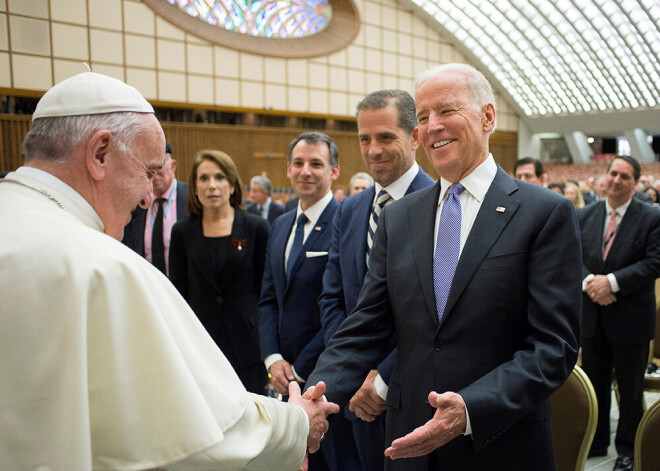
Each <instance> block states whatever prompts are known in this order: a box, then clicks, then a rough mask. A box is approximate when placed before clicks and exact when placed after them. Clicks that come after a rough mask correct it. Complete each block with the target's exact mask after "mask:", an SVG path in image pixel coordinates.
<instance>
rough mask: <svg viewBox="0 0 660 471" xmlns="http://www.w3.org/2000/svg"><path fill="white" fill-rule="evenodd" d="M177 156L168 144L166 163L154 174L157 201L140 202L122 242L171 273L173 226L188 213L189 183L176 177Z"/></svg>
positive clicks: (125, 230) (166, 146)
mask: <svg viewBox="0 0 660 471" xmlns="http://www.w3.org/2000/svg"><path fill="white" fill-rule="evenodd" d="M175 173H176V160H174V159H173V158H172V147H171V146H170V144H169V142H168V143H166V144H165V163H164V164H163V167H162V168H161V169H160V170H158V171H157V172H156V174H155V175H154V178H153V187H154V189H153V192H154V194H153V203H152V205H151V207H149V208H142V207H140V206H138V207H137V208H135V209H134V210H133V212H132V213H131V221H130V222H129V223H128V224H127V225H126V227H125V228H124V238H123V239H122V242H123V243H124V244H126V245H127V246H129V247H130V248H132V249H133V250H135V251H136V252H137V253H138V254H140V255H142V256H143V257H144V258H146V259H147V260H149V261H150V262H151V263H153V264H154V266H155V267H156V268H158V269H159V270H160V271H162V272H163V273H165V274H166V275H168V274H169V266H168V264H169V253H170V235H171V234H172V226H174V224H175V223H176V222H177V221H182V220H184V219H185V218H187V217H188V216H187V215H186V200H187V197H188V196H187V195H188V184H187V183H185V182H181V181H179V180H177V179H176V178H175Z"/></svg>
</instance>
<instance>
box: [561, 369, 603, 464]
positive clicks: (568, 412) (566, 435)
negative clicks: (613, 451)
mask: <svg viewBox="0 0 660 471" xmlns="http://www.w3.org/2000/svg"><path fill="white" fill-rule="evenodd" d="M550 403H551V404H552V434H553V438H554V444H555V459H556V461H557V471H583V470H584V466H585V463H586V462H587V455H588V454H589V448H590V447H591V442H592V441H593V439H594V434H595V433H596V421H597V420H598V403H597V402H596V393H595V392H594V388H593V386H592V385H591V381H589V378H588V377H587V375H586V374H585V373H584V371H582V368H580V367H579V366H577V365H576V366H575V368H573V372H572V373H571V374H570V376H569V377H568V379H567V380H566V382H565V383H564V384H563V385H562V386H561V387H560V388H559V389H558V390H557V391H555V392H554V393H553V394H552V396H550Z"/></svg>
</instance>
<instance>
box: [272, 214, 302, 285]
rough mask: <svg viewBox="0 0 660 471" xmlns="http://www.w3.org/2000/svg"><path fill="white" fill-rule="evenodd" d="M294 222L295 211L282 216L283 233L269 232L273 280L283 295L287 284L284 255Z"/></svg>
mask: <svg viewBox="0 0 660 471" xmlns="http://www.w3.org/2000/svg"><path fill="white" fill-rule="evenodd" d="M295 220H296V211H289V212H287V213H285V214H284V215H283V216H282V222H283V227H284V229H286V230H283V231H271V232H270V237H273V245H272V247H273V249H274V250H273V254H271V256H272V257H273V280H274V281H275V283H276V284H277V285H279V286H278V287H277V288H279V290H278V292H279V293H284V291H285V289H288V286H289V283H288V281H287V279H286V264H285V263H284V262H285V258H284V254H285V252H286V244H287V242H288V241H289V236H290V235H291V231H292V230H293V223H294V221H295Z"/></svg>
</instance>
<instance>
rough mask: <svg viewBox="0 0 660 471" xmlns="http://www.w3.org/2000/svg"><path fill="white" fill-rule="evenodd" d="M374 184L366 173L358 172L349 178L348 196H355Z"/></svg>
mask: <svg viewBox="0 0 660 471" xmlns="http://www.w3.org/2000/svg"><path fill="white" fill-rule="evenodd" d="M373 184H374V179H373V178H372V176H371V175H369V174H368V173H366V172H358V173H356V174H355V175H353V176H352V177H351V182H350V190H349V192H350V196H353V195H357V194H358V193H359V192H361V191H363V190H366V189H367V188H369V187H370V186H371V185H373Z"/></svg>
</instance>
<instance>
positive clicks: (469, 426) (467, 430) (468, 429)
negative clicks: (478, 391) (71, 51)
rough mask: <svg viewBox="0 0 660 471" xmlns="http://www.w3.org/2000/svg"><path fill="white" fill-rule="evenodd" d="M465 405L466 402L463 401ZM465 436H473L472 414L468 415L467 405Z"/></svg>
mask: <svg viewBox="0 0 660 471" xmlns="http://www.w3.org/2000/svg"><path fill="white" fill-rule="evenodd" d="M463 403H465V401H463ZM463 435H465V436H468V435H472V424H471V423H470V414H469V413H468V408H467V404H465V432H464V433H463Z"/></svg>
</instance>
